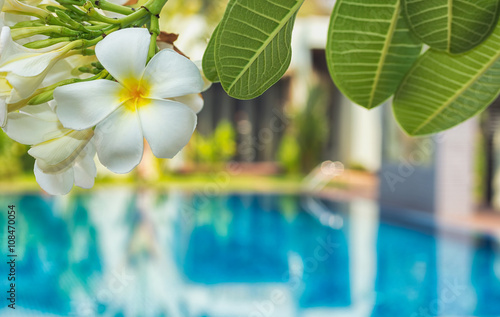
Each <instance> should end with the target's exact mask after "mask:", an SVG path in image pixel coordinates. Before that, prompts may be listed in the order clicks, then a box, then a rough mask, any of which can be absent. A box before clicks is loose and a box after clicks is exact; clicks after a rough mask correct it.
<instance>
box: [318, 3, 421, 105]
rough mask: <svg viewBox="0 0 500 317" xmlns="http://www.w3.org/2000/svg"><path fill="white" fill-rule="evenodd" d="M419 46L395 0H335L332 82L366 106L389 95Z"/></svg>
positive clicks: (329, 49)
mask: <svg viewBox="0 0 500 317" xmlns="http://www.w3.org/2000/svg"><path fill="white" fill-rule="evenodd" d="M421 49H422V45H421V44H420V42H419V41H418V40H416V39H415V38H414V37H413V36H412V34H411V32H410V30H409V28H408V26H407V24H406V21H405V19H404V17H403V16H402V15H401V14H400V4H399V1H398V0H349V1H344V0H337V3H336V5H335V8H334V10H333V13H332V19H331V23H330V28H329V33H328V43H327V60H328V67H329V69H330V74H331V76H332V78H333V81H334V82H335V84H336V85H337V87H338V88H339V89H340V90H341V91H342V92H343V93H344V94H345V95H346V96H347V97H349V99H351V100H352V101H354V102H355V103H357V104H359V105H361V106H363V107H365V108H368V109H370V108H373V107H375V106H377V105H379V104H381V103H382V102H384V101H385V100H387V99H388V98H389V97H391V96H392V95H393V94H394V92H395V91H396V89H397V87H398V85H399V83H400V81H401V80H402V79H403V77H404V75H405V74H406V72H407V71H408V69H410V67H411V65H412V64H413V62H415V60H416V59H417V58H418V56H419V54H420V52H421Z"/></svg>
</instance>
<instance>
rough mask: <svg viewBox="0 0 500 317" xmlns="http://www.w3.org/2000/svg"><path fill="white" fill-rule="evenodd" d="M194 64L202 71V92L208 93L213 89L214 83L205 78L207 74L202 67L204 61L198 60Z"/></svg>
mask: <svg viewBox="0 0 500 317" xmlns="http://www.w3.org/2000/svg"><path fill="white" fill-rule="evenodd" d="M194 64H195V65H196V67H198V70H199V71H200V74H201V78H202V79H203V90H202V91H207V90H208V89H209V88H210V87H212V82H211V81H210V80H208V79H207V77H205V74H204V73H203V66H202V61H201V60H197V61H194Z"/></svg>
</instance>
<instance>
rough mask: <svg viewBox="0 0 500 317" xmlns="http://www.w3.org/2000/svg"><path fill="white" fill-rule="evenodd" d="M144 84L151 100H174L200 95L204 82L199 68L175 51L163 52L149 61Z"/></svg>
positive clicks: (143, 78)
mask: <svg viewBox="0 0 500 317" xmlns="http://www.w3.org/2000/svg"><path fill="white" fill-rule="evenodd" d="M142 80H143V82H145V83H147V84H149V89H150V91H149V96H150V97H151V98H161V99H163V98H173V97H180V96H184V95H189V94H197V93H200V92H201V90H202V89H203V80H202V78H201V74H200V71H199V70H198V67H196V65H195V64H194V63H193V62H191V61H190V60H189V59H187V58H186V57H184V56H182V55H180V54H178V53H176V52H174V51H173V50H168V49H166V50H162V51H160V52H158V54H156V55H155V56H154V57H153V58H152V59H151V61H149V64H148V66H146V70H145V71H144V75H143V77H142Z"/></svg>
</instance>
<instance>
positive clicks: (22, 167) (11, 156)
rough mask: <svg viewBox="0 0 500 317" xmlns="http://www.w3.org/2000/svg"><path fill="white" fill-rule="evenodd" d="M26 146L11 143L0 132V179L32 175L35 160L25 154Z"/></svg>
mask: <svg viewBox="0 0 500 317" xmlns="http://www.w3.org/2000/svg"><path fill="white" fill-rule="evenodd" d="M27 151H28V146H26V145H23V144H19V143H17V142H15V141H12V140H11V139H10V138H9V137H8V136H7V135H6V134H5V133H4V132H3V131H0V178H1V179H5V178H13V177H16V176H20V175H22V174H23V173H28V172H30V173H32V171H33V164H34V163H35V160H34V159H33V158H32V157H31V156H30V155H29V154H28V153H27Z"/></svg>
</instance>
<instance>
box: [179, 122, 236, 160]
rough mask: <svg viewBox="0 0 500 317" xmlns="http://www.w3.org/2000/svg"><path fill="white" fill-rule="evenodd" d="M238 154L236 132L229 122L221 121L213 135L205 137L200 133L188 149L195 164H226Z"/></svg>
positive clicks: (196, 134) (188, 154)
mask: <svg viewBox="0 0 500 317" xmlns="http://www.w3.org/2000/svg"><path fill="white" fill-rule="evenodd" d="M235 154H236V132H235V130H234V128H233V126H232V124H231V123H230V122H229V121H225V120H224V121H221V122H220V123H219V124H218V125H217V127H216V129H215V131H214V133H213V134H211V135H208V136H204V135H202V134H200V133H199V132H195V134H193V138H192V139H191V142H190V144H189V146H188V148H187V156H188V158H189V159H190V160H191V161H192V162H194V163H208V164H212V165H213V164H217V163H226V162H228V161H229V160H231V159H232V158H233V157H234V155H235Z"/></svg>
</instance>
